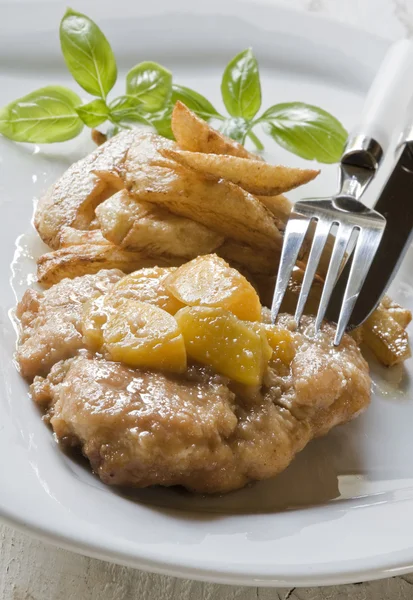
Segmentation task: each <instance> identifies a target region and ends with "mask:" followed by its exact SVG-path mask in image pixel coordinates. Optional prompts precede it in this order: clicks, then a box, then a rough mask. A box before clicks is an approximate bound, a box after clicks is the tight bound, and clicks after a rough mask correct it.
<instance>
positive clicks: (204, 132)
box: [171, 101, 260, 160]
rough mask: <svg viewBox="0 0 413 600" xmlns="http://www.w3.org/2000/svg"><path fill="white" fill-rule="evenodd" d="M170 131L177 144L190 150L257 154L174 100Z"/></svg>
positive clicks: (245, 155) (250, 156)
mask: <svg viewBox="0 0 413 600" xmlns="http://www.w3.org/2000/svg"><path fill="white" fill-rule="evenodd" d="M171 125H172V132H173V134H174V136H175V139H176V142H177V144H178V146H179V147H180V148H181V149H182V150H189V151H190V152H205V153H207V154H209V153H211V154H230V155H231V156H240V157H241V158H254V159H255V160H260V158H259V157H258V156H256V155H255V154H252V153H251V152H248V150H246V149H245V148H244V146H242V145H241V144H238V142H235V141H234V140H232V139H231V138H229V137H227V136H226V135H223V134H222V133H219V132H218V131H216V129H214V128H213V127H211V126H210V125H209V124H208V123H207V122H206V121H203V120H202V119H200V118H199V117H197V116H196V114H195V113H194V112H192V110H189V108H188V107H187V106H185V104H183V103H182V102H180V101H178V102H176V104H175V106H174V109H173V111H172V121H171Z"/></svg>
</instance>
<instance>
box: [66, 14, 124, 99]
mask: <svg viewBox="0 0 413 600" xmlns="http://www.w3.org/2000/svg"><path fill="white" fill-rule="evenodd" d="M60 44H61V47H62V52H63V56H64V59H65V61H66V65H67V68H68V69H69V71H70V72H71V74H72V75H73V77H74V79H75V80H76V81H77V83H78V84H79V85H80V86H81V87H82V88H83V89H84V90H86V91H87V92H88V93H89V94H92V96H99V97H101V98H103V99H104V98H106V95H107V94H108V92H110V90H111V89H112V88H113V86H114V85H115V82H116V78H117V67H116V61H115V57H114V55H113V52H112V48H111V47H110V44H109V42H108V40H107V39H106V37H105V35H104V34H103V33H102V31H101V30H100V29H99V27H98V26H97V25H96V23H94V22H93V21H92V20H91V19H89V17H86V15H82V14H81V13H78V12H75V11H74V10H72V9H68V10H67V12H66V14H65V15H64V17H63V19H62V21H61V23H60Z"/></svg>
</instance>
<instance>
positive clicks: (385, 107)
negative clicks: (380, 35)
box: [342, 40, 413, 169]
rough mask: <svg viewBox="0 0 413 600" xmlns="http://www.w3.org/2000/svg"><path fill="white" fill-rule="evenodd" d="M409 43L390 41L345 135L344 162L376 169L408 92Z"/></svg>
mask: <svg viewBox="0 0 413 600" xmlns="http://www.w3.org/2000/svg"><path fill="white" fill-rule="evenodd" d="M412 76H413V44H412V42H410V41H409V40H400V41H398V42H395V43H394V44H392V46H391V47H390V49H389V50H388V51H387V54H386V56H385V58H384V60H383V62H382V64H381V66H380V68H379V71H378V72H377V74H376V77H375V78H374V80H373V83H372V85H371V87H370V90H369V92H368V94H367V98H366V100H365V102H364V106H363V110H362V113H361V117H360V120H359V123H358V124H357V126H356V127H355V128H354V129H353V130H352V132H351V134H350V136H349V137H348V140H347V144H346V148H345V150H344V154H343V157H342V162H344V163H345V164H356V165H358V166H363V167H368V168H373V169H376V168H377V167H378V166H379V164H380V162H381V159H382V156H383V154H385V153H386V151H387V149H388V147H389V145H390V141H391V137H392V134H393V131H394V129H395V128H396V127H397V125H398V121H399V120H400V118H401V115H403V114H404V113H405V110H406V106H407V103H408V101H409V100H410V97H411V93H412V87H413V86H412V85H411V84H410V80H411V78H412Z"/></svg>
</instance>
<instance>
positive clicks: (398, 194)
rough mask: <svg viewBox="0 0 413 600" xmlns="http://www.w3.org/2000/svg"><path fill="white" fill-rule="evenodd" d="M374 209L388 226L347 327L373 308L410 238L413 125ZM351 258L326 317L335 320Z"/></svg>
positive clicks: (412, 229) (412, 234) (412, 231)
mask: <svg viewBox="0 0 413 600" xmlns="http://www.w3.org/2000/svg"><path fill="white" fill-rule="evenodd" d="M410 114H412V113H411V112H410ZM374 209H375V210H377V211H378V212H379V213H381V214H382V215H383V216H384V217H385V218H386V220H387V226H386V228H385V230H384V233H383V237H382V240H381V242H380V246H379V248H378V250H377V253H376V255H375V257H374V260H373V263H372V265H371V267H370V270H369V272H368V275H367V277H366V280H365V282H364V284H363V287H362V289H361V292H360V294H359V297H358V299H357V302H356V304H355V306H354V309H353V312H352V315H351V317H350V321H349V325H348V329H354V328H355V327H358V326H359V325H361V324H362V323H363V322H364V321H365V320H366V319H367V318H368V316H369V315H370V314H371V313H372V312H373V311H374V310H375V308H376V307H377V305H378V304H379V302H380V300H381V299H382V297H383V295H384V294H385V292H386V290H387V288H388V287H389V285H390V283H391V282H392V281H393V279H394V277H395V275H396V273H397V271H398V270H399V267H400V264H401V262H402V260H403V258H404V256H405V254H406V252H407V250H408V248H409V246H410V243H411V242H412V239H413V127H411V128H410V131H409V132H408V134H407V135H406V136H404V138H403V142H402V143H401V144H400V145H399V146H398V150H397V152H396V166H395V167H394V169H393V170H392V172H391V174H390V176H389V177H388V179H387V181H386V183H385V185H384V187H383V189H382V191H381V193H380V196H379V198H378V200H377V202H376V204H375V205H374ZM351 260H352V259H351V257H350V259H349V260H348V261H347V264H346V266H345V268H344V269H343V271H342V273H341V275H340V277H339V279H338V281H337V283H336V286H335V288H334V291H333V295H332V297H331V301H330V304H329V307H328V310H327V313H326V319H327V320H330V321H333V322H335V323H336V322H337V320H338V316H339V314H340V309H341V304H342V299H343V295H344V291H345V286H346V283H347V278H348V274H349V271H350V267H351Z"/></svg>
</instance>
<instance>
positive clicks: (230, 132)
mask: <svg viewBox="0 0 413 600" xmlns="http://www.w3.org/2000/svg"><path fill="white" fill-rule="evenodd" d="M220 132H221V133H223V134H224V135H226V136H228V137H230V138H232V139H233V140H235V141H236V142H239V143H240V144H244V143H245V138H246V137H247V134H248V121H246V120H245V119H241V118H238V119H225V121H223V122H222V124H221V127H220Z"/></svg>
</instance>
